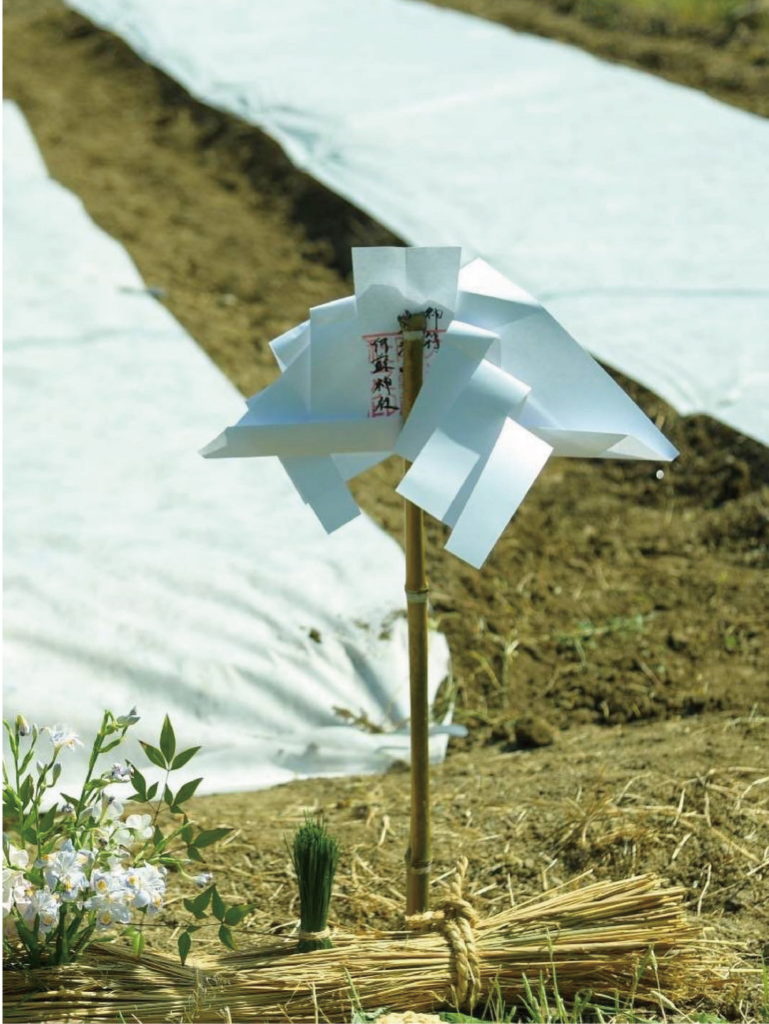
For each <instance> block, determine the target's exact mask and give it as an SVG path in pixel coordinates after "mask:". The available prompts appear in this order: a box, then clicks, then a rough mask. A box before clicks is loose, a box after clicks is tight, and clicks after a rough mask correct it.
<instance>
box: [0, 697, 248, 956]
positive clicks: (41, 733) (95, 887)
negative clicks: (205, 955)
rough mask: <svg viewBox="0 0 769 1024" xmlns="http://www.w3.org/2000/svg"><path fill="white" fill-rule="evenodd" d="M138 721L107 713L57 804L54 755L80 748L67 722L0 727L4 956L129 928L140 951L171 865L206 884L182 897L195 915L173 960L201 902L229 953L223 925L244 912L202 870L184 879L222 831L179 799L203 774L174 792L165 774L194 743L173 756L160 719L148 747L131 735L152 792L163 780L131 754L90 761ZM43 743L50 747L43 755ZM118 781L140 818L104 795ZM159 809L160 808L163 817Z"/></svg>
mask: <svg viewBox="0 0 769 1024" xmlns="http://www.w3.org/2000/svg"><path fill="white" fill-rule="evenodd" d="M138 720H139V718H138V715H137V714H136V709H132V710H131V711H130V712H129V713H128V714H127V715H121V716H120V717H117V718H116V717H115V716H114V715H113V714H112V713H111V712H110V711H105V712H104V715H103V717H102V722H101V726H100V727H99V730H98V733H97V735H96V738H95V740H94V742H93V746H92V748H91V753H90V757H89V760H88V768H87V770H86V775H85V779H84V782H83V785H82V787H81V789H80V793H79V795H77V796H72V795H69V794H66V793H57V794H56V796H57V797H58V799H55V800H52V796H53V791H55V787H56V784H57V782H58V780H59V777H60V775H61V770H62V769H61V761H60V757H61V755H62V754H63V753H64V752H66V751H67V750H71V749H74V748H75V747H76V746H82V742H81V740H80V739H79V738H78V737H77V736H76V735H75V733H74V732H72V731H71V730H69V729H67V728H66V727H65V726H62V725H53V726H45V727H44V728H42V729H38V727H37V726H35V725H29V724H28V723H27V722H26V720H25V719H24V718H23V717H22V716H21V715H19V716H18V717H17V718H16V721H15V722H14V723H13V724H10V723H9V722H6V721H4V722H3V725H4V726H5V730H6V733H7V736H8V745H9V747H10V754H11V756H10V759H9V763H8V764H6V762H5V760H4V761H3V815H4V821H5V827H6V828H7V829H8V832H7V833H5V832H4V834H3V952H4V955H5V956H6V957H9V958H11V959H23V960H24V961H25V962H27V963H29V964H30V965H31V966H33V967H35V966H40V965H42V964H64V963H68V962H70V961H71V960H73V959H75V958H76V957H77V956H78V955H79V954H80V953H82V952H83V950H84V949H86V947H87V946H88V944H89V943H90V942H92V941H93V940H94V939H96V938H98V939H108V938H113V937H115V936H116V935H127V936H128V937H129V938H130V939H131V940H132V943H133V946H134V950H135V952H136V954H137V955H139V954H140V953H141V950H142V948H143V946H144V924H145V922H146V920H147V919H148V918H152V917H154V916H155V915H156V914H157V913H158V912H159V911H160V909H161V907H162V906H163V900H164V897H165V891H166V877H167V874H168V872H169V871H179V872H181V873H182V874H184V875H185V876H186V877H188V878H191V880H193V881H194V883H195V884H196V885H197V886H198V888H201V889H203V890H204V891H203V892H201V893H200V894H199V895H197V896H196V897H195V898H193V899H185V900H184V906H185V907H186V909H187V910H188V911H189V912H190V913H191V914H192V915H193V917H194V922H191V923H190V924H189V925H188V926H187V927H186V929H185V930H184V931H183V932H182V933H181V934H180V937H179V940H178V947H179V953H180V956H181V959H182V962H184V960H185V959H186V957H187V954H188V953H189V951H190V947H191V944H192V935H193V933H194V932H195V931H197V929H198V928H199V927H200V924H199V923H198V922H200V921H202V920H204V919H205V918H206V916H207V912H206V911H207V908H208V907H209V906H210V907H211V910H212V913H213V915H214V917H215V918H216V919H217V921H218V924H219V938H220V940H221V941H222V942H223V943H224V944H225V945H227V946H229V947H230V948H234V942H233V937H232V930H231V929H232V926H233V925H235V924H238V923H239V922H240V921H241V920H242V919H243V918H244V917H245V915H246V914H247V913H248V911H249V910H250V909H251V907H250V906H249V905H246V904H237V905H233V906H229V907H228V906H227V905H226V904H225V903H224V901H223V900H222V898H221V897H220V895H219V893H218V892H217V890H216V885H215V884H212V880H211V875H210V873H208V872H200V873H198V874H197V876H196V877H194V879H193V878H192V876H191V875H190V874H189V873H188V871H187V870H186V869H187V868H188V867H189V865H190V864H191V863H192V862H203V861H204V856H203V854H202V853H201V850H203V849H205V848H206V847H208V846H211V845H212V844H214V843H216V842H218V841H219V840H220V839H223V838H224V837H225V836H226V835H228V834H229V833H230V832H231V831H232V830H231V829H229V828H214V829H207V830H204V829H200V828H199V827H198V826H196V825H195V824H194V823H193V822H191V821H190V819H189V817H188V816H187V813H186V812H185V810H184V807H183V805H184V804H185V803H186V801H188V800H189V799H190V798H191V797H192V796H193V795H194V793H195V790H196V789H197V787H198V786H199V784H200V783H201V782H202V779H193V780H191V781H189V782H186V783H184V784H183V785H182V786H181V787H180V789H179V790H177V792H175V793H174V792H173V790H172V789H171V788H170V787H169V785H168V780H169V777H170V775H171V773H172V772H174V771H176V770H178V769H179V768H182V767H183V766H184V765H186V764H187V763H188V761H190V759H191V758H192V757H194V755H195V754H196V753H197V752H198V750H199V749H200V748H199V747H190V748H188V749H186V750H181V751H178V752H177V749H176V736H175V735H174V730H173V727H172V726H171V722H170V721H169V719H168V716H166V718H165V720H164V722H163V727H162V730H161V733H160V740H159V744H158V746H153V745H152V744H150V743H146V742H143V741H140V743H141V746H142V748H143V750H144V753H145V754H146V756H147V759H148V761H149V762H150V763H151V764H152V765H155V766H157V767H158V768H161V769H162V770H163V771H164V772H165V778H164V779H163V781H162V794H161V796H160V799H157V797H158V793H159V791H160V787H161V783H159V782H153V783H151V784H148V782H147V779H146V778H145V776H144V775H143V774H142V773H141V772H140V771H139V769H138V768H137V767H136V765H134V764H132V763H131V762H129V761H126V762H124V763H121V762H116V763H113V764H112V766H111V767H110V768H108V769H105V770H102V771H101V772H97V769H96V763H97V761H98V759H99V758H100V757H101V756H102V755H104V754H107V753H108V752H110V751H112V750H114V749H115V747H117V746H119V744H120V743H122V741H123V739H124V738H125V735H126V732H127V731H128V729H129V728H130V727H131V726H132V725H134V724H135V723H136V722H137V721H138ZM49 744H50V747H49ZM41 748H43V749H45V748H49V749H47V750H46V752H45V753H44V754H43V755H42V759H40V758H41ZM36 756H37V758H38V759H36ZM121 783H122V784H126V785H132V786H133V792H131V793H130V794H129V795H128V796H127V797H126V798H125V802H127V801H138V802H139V803H142V804H145V805H146V809H147V810H148V811H149V813H129V814H127V815H126V816H125V817H124V808H123V805H124V800H122V799H118V798H116V797H115V796H113V795H111V794H110V793H109V792H108V790H109V789H111V788H114V784H121ZM153 801H154V803H153ZM161 811H165V813H164V814H163V817H162V819H161V817H160V812H161ZM168 822H170V825H169V824H167V823H168Z"/></svg>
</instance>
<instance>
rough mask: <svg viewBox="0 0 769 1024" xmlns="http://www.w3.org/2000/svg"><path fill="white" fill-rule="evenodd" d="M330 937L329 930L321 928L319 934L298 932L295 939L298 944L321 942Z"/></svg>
mask: <svg viewBox="0 0 769 1024" xmlns="http://www.w3.org/2000/svg"><path fill="white" fill-rule="evenodd" d="M330 935H331V929H330V928H323V929H322V930H321V931H319V932H301V931H300V932H299V934H298V935H297V939H298V940H299V941H300V942H321V941H322V940H323V939H327V938H328V937H329V936H330Z"/></svg>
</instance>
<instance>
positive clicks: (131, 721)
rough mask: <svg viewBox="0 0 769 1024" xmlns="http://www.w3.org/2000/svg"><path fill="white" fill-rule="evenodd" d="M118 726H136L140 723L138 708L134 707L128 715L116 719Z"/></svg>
mask: <svg viewBox="0 0 769 1024" xmlns="http://www.w3.org/2000/svg"><path fill="white" fill-rule="evenodd" d="M116 721H117V724H118V725H135V724H136V722H138V721H139V716H138V714H137V713H136V708H135V707H133V708H131V710H130V711H129V712H128V714H127V715H121V716H120V717H119V718H117V719H116Z"/></svg>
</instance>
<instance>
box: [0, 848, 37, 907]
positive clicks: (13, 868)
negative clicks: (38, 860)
mask: <svg viewBox="0 0 769 1024" xmlns="http://www.w3.org/2000/svg"><path fill="white" fill-rule="evenodd" d="M4 853H5V859H6V863H7V865H8V866H7V867H6V866H5V865H3V917H7V915H8V914H10V912H11V910H12V909H13V907H14V905H15V904H19V903H23V902H24V901H25V900H26V898H27V893H28V892H29V890H30V888H31V884H30V883H29V882H28V881H27V879H26V878H25V877H24V869H25V868H26V867H28V865H29V854H28V853H27V851H26V850H20V849H19V848H18V847H16V846H14V845H13V843H8V844H7V846H6V849H5V851H4Z"/></svg>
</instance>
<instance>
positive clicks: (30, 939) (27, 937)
mask: <svg viewBox="0 0 769 1024" xmlns="http://www.w3.org/2000/svg"><path fill="white" fill-rule="evenodd" d="M13 922H14V924H15V925H16V930H17V931H18V933H19V938H20V939H21V941H22V942H23V943H24V945H25V946H26V947H27V949H29V950H31V951H32V952H33V953H34V952H35V951H36V950H37V945H38V944H37V936H36V935H35V932H36V931H37V926H38V924H39V923H40V918H39V917H36V918H35V922H34V926H33V928H28V927H27V925H26V924H25V923H24V922H23V921H22V919H21V918H20V917H16V916H15V915H14V918H13Z"/></svg>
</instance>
